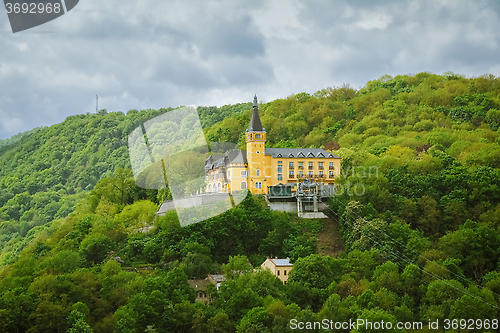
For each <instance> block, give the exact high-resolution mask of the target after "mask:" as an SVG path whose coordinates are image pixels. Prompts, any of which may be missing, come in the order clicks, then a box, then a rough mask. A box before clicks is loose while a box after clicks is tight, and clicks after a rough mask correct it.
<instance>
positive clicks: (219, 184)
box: [217, 182, 222, 192]
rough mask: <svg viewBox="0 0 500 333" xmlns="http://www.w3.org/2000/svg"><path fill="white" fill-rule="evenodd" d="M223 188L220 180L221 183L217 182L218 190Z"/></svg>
mask: <svg viewBox="0 0 500 333" xmlns="http://www.w3.org/2000/svg"><path fill="white" fill-rule="evenodd" d="M221 190H222V185H221V183H220V182H219V183H218V184H217V192H220V191H221Z"/></svg>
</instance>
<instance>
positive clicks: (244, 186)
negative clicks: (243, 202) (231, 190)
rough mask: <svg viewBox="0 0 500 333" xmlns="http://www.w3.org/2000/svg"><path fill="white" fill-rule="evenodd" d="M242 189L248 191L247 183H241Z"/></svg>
mask: <svg viewBox="0 0 500 333" xmlns="http://www.w3.org/2000/svg"><path fill="white" fill-rule="evenodd" d="M240 188H241V189H242V190H244V189H246V188H247V182H241V185H240Z"/></svg>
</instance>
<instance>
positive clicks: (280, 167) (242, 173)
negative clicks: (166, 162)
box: [205, 161, 334, 180]
mask: <svg viewBox="0 0 500 333" xmlns="http://www.w3.org/2000/svg"><path fill="white" fill-rule="evenodd" d="M278 163H282V161H278ZM288 167H289V169H293V162H290V163H289V166H288ZM329 168H330V169H331V170H330V172H329V177H330V178H333V171H332V169H334V167H333V162H330V167H329ZM300 169H303V162H299V176H303V171H301V170H300ZM309 169H313V162H309ZM318 169H319V170H320V171H319V175H320V176H322V175H323V171H321V169H323V162H318ZM288 172H289V176H290V177H291V178H293V177H294V170H289V171H288ZM282 173H283V165H279V164H278V180H282V179H283V175H281V174H282ZM255 175H256V176H257V177H260V169H257V170H255ZM309 175H310V176H312V175H313V172H312V171H309ZM246 176H247V171H246V170H241V171H240V177H246ZM227 177H228V178H230V177H231V171H229V170H228V171H227ZM205 179H206V180H208V179H209V177H208V176H206V177H205ZM213 179H215V177H214V176H212V175H211V176H210V180H213Z"/></svg>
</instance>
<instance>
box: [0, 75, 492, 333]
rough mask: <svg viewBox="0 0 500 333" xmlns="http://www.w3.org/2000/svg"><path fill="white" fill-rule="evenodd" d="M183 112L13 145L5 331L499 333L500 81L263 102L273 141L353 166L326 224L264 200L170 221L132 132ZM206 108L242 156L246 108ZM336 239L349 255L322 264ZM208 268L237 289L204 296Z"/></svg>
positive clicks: (69, 124)
mask: <svg viewBox="0 0 500 333" xmlns="http://www.w3.org/2000/svg"><path fill="white" fill-rule="evenodd" d="M250 97H251V96H250ZM172 110H173V109H171V108H168V109H160V110H142V111H137V110H130V111H128V112H127V113H126V114H124V113H121V112H107V111H106V110H101V111H100V112H98V113H97V114H86V115H76V116H70V117H68V118H67V119H66V120H65V121H64V122H62V123H61V124H57V125H54V126H51V127H45V128H37V129H35V130H33V131H29V132H26V133H21V134H19V135H17V136H15V137H13V138H11V139H7V140H3V141H0V249H1V251H0V331H1V332H110V333H111V332H130V333H132V332H293V331H297V330H293V329H292V327H291V325H290V320H291V319H296V320H297V321H302V322H314V321H321V320H323V319H328V320H331V321H333V322H346V321H349V320H353V321H356V320H357V319H360V318H361V319H365V320H370V321H372V322H375V321H382V320H383V321H384V322H393V323H396V322H414V321H415V322H417V321H418V322H423V323H424V326H426V325H427V323H429V321H431V322H435V321H436V320H439V322H440V327H439V329H437V330H431V329H430V328H427V327H424V329H423V330H418V332H425V331H433V332H444V331H445V329H444V326H443V325H444V323H445V320H446V319H449V320H452V319H457V320H460V319H482V320H483V321H481V322H479V321H477V322H476V321H474V322H473V324H472V325H471V324H470V322H468V323H467V325H466V326H467V327H466V328H465V329H461V330H460V331H461V332H467V331H474V330H473V329H476V330H475V331H481V332H494V331H498V329H497V327H495V326H493V325H494V322H493V320H494V319H496V318H499V315H500V311H499V310H500V307H499V302H500V263H499V260H498V259H499V257H500V225H499V224H500V130H499V127H500V78H496V77H494V76H491V75H490V76H481V77H477V78H466V77H462V76H460V75H456V74H453V73H445V74H443V75H436V74H430V73H419V74H416V75H411V76H410V75H402V76H396V77H390V76H383V77H381V78H379V79H377V80H373V81H370V82H368V83H367V84H366V85H365V86H364V87H363V88H361V89H359V90H355V89H353V88H351V87H350V86H348V85H345V86H342V87H333V88H326V89H323V90H320V91H318V92H316V93H315V94H313V95H310V94H307V93H299V94H296V95H292V96H289V97H287V98H284V99H278V100H274V101H271V102H269V103H261V104H260V105H259V110H260V114H261V120H262V123H263V126H264V127H265V128H266V131H267V139H268V142H267V144H266V146H267V147H316V148H324V149H327V150H329V151H334V152H335V154H336V155H339V156H341V157H342V170H341V176H340V177H339V178H338V179H337V189H338V191H337V193H336V195H335V196H334V197H332V198H330V199H329V200H328V202H327V207H328V208H327V209H326V211H325V213H326V214H327V215H328V216H330V219H325V220H319V219H318V220H309V219H301V218H298V217H297V216H296V215H294V214H289V213H283V212H277V211H271V210H269V208H268V207H267V204H266V202H265V200H264V198H262V197H259V196H251V195H249V196H248V197H247V198H246V199H245V200H243V202H242V203H241V204H240V205H238V206H236V207H235V208H233V209H231V210H229V211H227V212H225V213H224V214H221V215H218V216H216V217H213V218H211V219H209V220H206V221H203V222H200V223H197V224H194V225H190V226H187V227H181V226H180V225H179V222H178V219H177V215H176V213H175V211H171V212H169V213H167V214H166V215H165V216H162V217H157V216H156V214H155V212H156V211H157V209H158V207H159V204H160V203H161V202H162V201H163V200H165V199H167V198H169V191H168V189H167V190H152V189H148V190H146V189H142V188H139V187H138V186H137V185H136V183H135V181H134V178H133V176H132V171H131V170H130V161H129V155H128V148H127V138H128V135H129V133H130V132H131V131H132V130H133V129H134V128H136V127H137V126H139V125H141V124H142V123H143V122H144V121H146V120H148V119H151V118H154V117H156V116H158V115H160V114H163V113H165V112H168V111H172ZM198 113H199V116H200V120H201V124H202V126H203V129H204V132H205V136H206V138H207V141H209V142H233V143H236V144H238V145H240V147H242V148H243V147H244V129H245V128H246V127H247V126H248V122H249V120H250V115H251V104H250V103H243V104H237V105H227V106H223V107H220V108H217V107H199V108H198ZM329 223H333V224H335V225H336V227H338V230H339V231H340V235H337V234H335V235H334V234H328V233H327V232H326V231H328V230H330V228H328V224H329ZM328 232H329V231H328ZM325 234H327V235H326V237H327V240H328V241H329V242H335V243H339V244H341V246H342V247H343V251H341V252H340V253H336V254H335V255H334V256H331V255H328V253H325V251H324V249H322V244H323V243H324V240H323V241H322V243H320V241H319V240H320V239H323V238H324V237H325ZM328 237H329V238H328ZM268 256H273V257H274V256H278V257H289V258H290V260H291V261H292V262H293V263H294V268H293V270H292V271H291V272H290V278H289V282H288V283H287V284H286V285H284V284H283V283H281V281H280V280H279V279H277V278H276V277H274V276H273V275H272V274H271V273H270V272H268V271H263V270H258V269H257V270H255V269H254V268H258V267H260V264H261V263H262V262H263V261H264V260H265V258H266V257H268ZM116 257H119V258H120V260H119V261H120V262H119V261H118V260H115V259H116ZM114 258H115V259H114ZM209 273H217V274H224V275H225V276H226V279H227V280H226V282H224V283H223V284H222V286H221V288H220V290H219V291H217V290H216V288H215V287H210V288H209V290H208V292H209V295H210V298H211V303H210V304H203V303H201V302H195V291H194V289H192V288H190V286H189V284H188V279H194V278H205V277H206V276H207V274H209ZM487 319H488V320H489V321H486V320H487ZM486 323H488V325H486ZM496 323H497V324H498V321H497V322H496ZM479 324H481V325H482V326H481V327H479V326H478V325H479ZM460 328H463V326H462V327H460V325H458V326H455V327H452V328H450V330H446V331H457V329H460ZM319 331H324V330H321V329H311V330H307V332H319ZM338 331H342V330H338ZM352 331H353V332H371V331H376V330H370V329H366V328H359V329H357V330H352ZM379 331H380V330H379ZM384 331H385V332H417V330H411V329H402V330H398V329H395V328H393V329H391V330H384Z"/></svg>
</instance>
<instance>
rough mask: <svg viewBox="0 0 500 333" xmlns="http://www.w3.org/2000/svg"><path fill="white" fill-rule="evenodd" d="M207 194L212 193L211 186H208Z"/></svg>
mask: <svg viewBox="0 0 500 333" xmlns="http://www.w3.org/2000/svg"><path fill="white" fill-rule="evenodd" d="M208 192H212V185H211V184H209V185H208Z"/></svg>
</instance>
